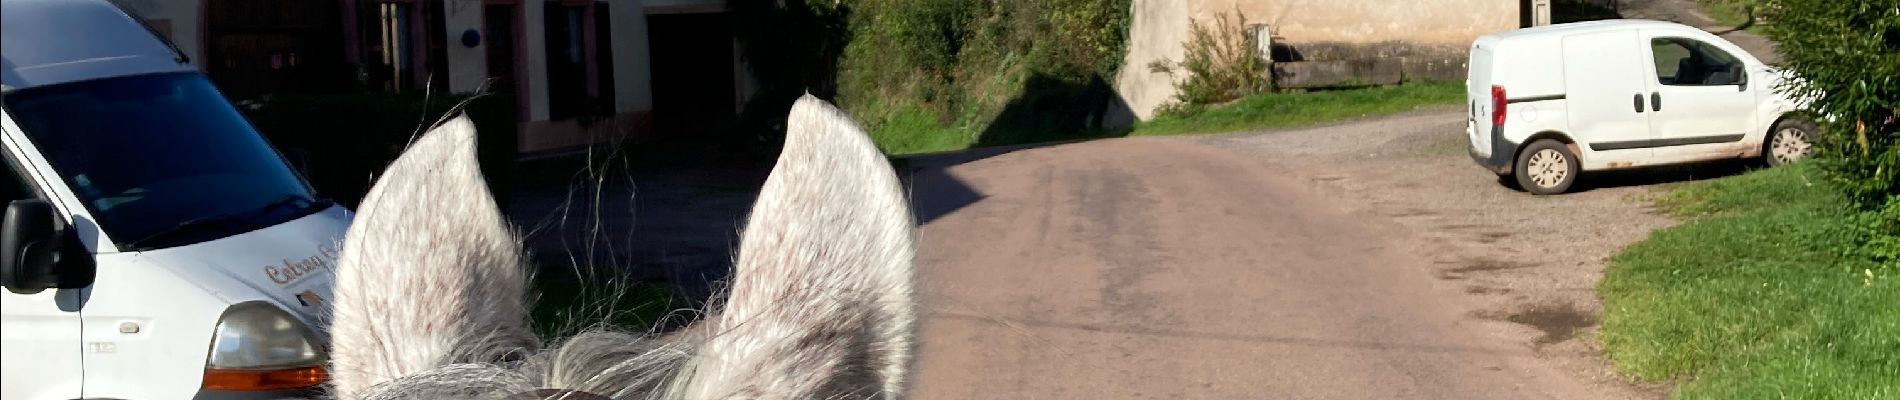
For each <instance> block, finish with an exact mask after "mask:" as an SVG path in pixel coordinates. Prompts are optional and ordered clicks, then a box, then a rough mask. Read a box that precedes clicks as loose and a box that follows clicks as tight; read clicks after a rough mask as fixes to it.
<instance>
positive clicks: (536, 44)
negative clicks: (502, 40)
mask: <svg viewBox="0 0 1900 400" xmlns="http://www.w3.org/2000/svg"><path fill="white" fill-rule="evenodd" d="M546 5H547V3H545V2H542V1H538V0H527V1H522V2H521V18H522V21H526V22H527V23H525V24H522V27H521V28H522V29H521V31H520V32H515V34H517V35H521V43H522V46H521V48H519V49H515V51H519V52H522V53H523V54H522V55H523V56H524V57H522V58H523V59H525V60H527V63H528V65H523V66H520V68H519V69H517V71H521V72H523V73H525V74H526V75H527V78H528V79H527V81H528V93H527V96H523V97H524V98H523V100H526V101H527V102H528V120H529V121H546V120H547V119H548V63H547V59H548V49H547V47H548V46H547V32H546V30H545V29H543V28H542V23H541V21H544V20H546V19H545V17H543V16H542V13H543V12H545V11H546V9H547V7H546Z"/></svg>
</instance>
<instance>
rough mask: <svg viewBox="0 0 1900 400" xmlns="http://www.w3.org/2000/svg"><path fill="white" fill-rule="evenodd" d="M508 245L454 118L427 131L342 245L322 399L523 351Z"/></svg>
mask: <svg viewBox="0 0 1900 400" xmlns="http://www.w3.org/2000/svg"><path fill="white" fill-rule="evenodd" d="M526 290H527V279H526V272H525V271H524V270H523V266H522V259H521V248H520V242H519V241H518V240H517V239H516V237H515V235H514V234H513V232H512V231H511V230H510V229H509V227H508V225H507V223H506V222H505V221H504V220H503V218H502V214H501V211H500V210H499V209H498V208H497V207H496V205H495V201H494V198H493V197H492V196H491V195H490V194H489V192H488V187H487V184H486V183H484V181H483V180H482V175H481V172H480V168H479V165H477V163H476V146H475V126H474V124H472V123H471V122H469V119H468V118H467V117H466V116H462V117H457V118H454V119H452V120H449V121H446V122H445V123H443V124H442V125H440V126H438V127H436V128H434V129H431V130H430V131H429V132H428V133H425V134H424V135H423V136H422V137H421V138H419V139H417V140H416V141H415V143H414V144H412V145H410V146H409V148H408V149H407V150H405V151H404V152H403V154H402V156H400V157H398V158H397V159H396V161H395V162H393V163H391V164H390V166H389V168H388V169H387V170H386V171H384V173H383V176H382V177H381V178H380V179H378V180H377V181H376V184H375V186H374V187H372V188H371V189H370V191H369V193H368V195H367V196H365V197H364V199H363V202H362V204H361V205H360V206H359V207H358V211H357V213H356V217H355V221H353V222H352V223H351V226H350V229H349V232H348V233H347V234H346V235H345V236H344V239H343V249H342V255H341V257H339V259H338V261H337V268H336V287H335V296H336V299H335V301H334V302H333V303H332V304H333V306H334V308H333V309H332V313H333V314H332V316H331V322H330V323H331V328H330V333H331V338H332V339H331V342H332V350H331V368H330V371H331V374H332V378H333V380H332V393H333V394H334V395H336V396H338V397H339V398H342V399H354V398H358V396H359V395H360V394H361V393H363V390H364V389H367V388H369V387H371V386H374V385H376V384H378V383H382V382H386V381H390V380H394V379H398V378H402V377H404V376H409V375H413V374H416V373H419V372H423V371H427V370H430V369H433V368H437V367H440V366H443V365H447V364H451V363H460V362H482V361H492V360H497V359H502V358H506V357H511V356H514V355H519V354H522V353H525V352H529V351H533V350H534V348H535V347H536V346H537V345H538V343H539V340H538V339H537V338H536V337H535V336H534V335H533V333H532V331H531V330H530V329H529V325H528V319H527V309H528V304H527V301H526V294H527V293H526Z"/></svg>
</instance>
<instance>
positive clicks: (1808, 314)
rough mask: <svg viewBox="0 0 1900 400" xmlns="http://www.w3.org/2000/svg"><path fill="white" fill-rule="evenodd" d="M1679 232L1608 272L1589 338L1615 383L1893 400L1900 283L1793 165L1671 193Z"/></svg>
mask: <svg viewBox="0 0 1900 400" xmlns="http://www.w3.org/2000/svg"><path fill="white" fill-rule="evenodd" d="M1664 203H1665V205H1666V206H1667V207H1668V208H1669V209H1671V210H1672V211H1673V212H1675V213H1677V214H1678V215H1679V216H1682V217H1684V218H1688V219H1689V222H1687V223H1684V224H1682V225H1679V226H1676V227H1672V228H1668V229H1664V230H1661V231H1657V232H1656V233H1654V234H1653V235H1651V236H1650V238H1649V239H1647V240H1645V241H1643V242H1640V243H1637V244H1635V245H1632V246H1630V247H1629V248H1627V249H1625V250H1624V251H1623V252H1622V253H1621V254H1618V255H1617V256H1616V257H1615V258H1614V259H1612V261H1611V264H1610V266H1609V269H1608V270H1607V271H1606V272H1605V277H1604V280H1603V283H1602V284H1601V286H1600V287H1599V289H1600V292H1601V294H1602V296H1603V302H1604V306H1605V317H1604V323H1603V328H1602V330H1601V331H1600V334H1601V337H1602V339H1603V342H1604V344H1605V345H1606V346H1607V348H1608V355H1609V357H1610V359H1611V360H1612V361H1613V362H1615V364H1616V365H1617V367H1618V368H1619V369H1620V370H1622V371H1623V372H1625V373H1627V374H1629V375H1632V376H1635V377H1638V378H1643V379H1650V380H1679V381H1680V382H1681V385H1680V386H1679V387H1678V388H1677V392H1676V393H1675V394H1674V397H1675V398H1679V399H1895V398H1900V271H1896V270H1893V269H1892V268H1888V269H1885V270H1883V269H1881V268H1880V267H1879V266H1877V265H1876V263H1875V262H1874V261H1873V260H1870V259H1867V257H1866V256H1863V255H1855V254H1859V253H1855V252H1851V251H1844V250H1842V249H1851V248H1855V247H1856V246H1857V245H1858V244H1859V243H1861V242H1862V241H1864V240H1865V239H1866V237H1865V234H1864V233H1861V231H1857V230H1856V229H1854V228H1853V224H1854V220H1855V218H1856V217H1857V216H1856V214H1855V212H1853V211H1850V209H1849V207H1848V203H1847V201H1846V199H1845V198H1843V197H1842V196H1840V195H1839V194H1838V193H1837V192H1836V191H1835V190H1833V189H1832V188H1830V187H1828V186H1827V185H1826V184H1825V183H1824V181H1823V180H1821V179H1819V177H1818V172H1817V171H1816V169H1815V168H1813V167H1811V166H1808V165H1796V166H1793V167H1786V168H1771V169H1764V170H1759V171H1754V172H1750V173H1748V174H1744V175H1740V176H1735V177H1730V178H1724V179H1717V180H1711V181H1704V182H1696V183H1690V184H1685V185H1682V186H1680V187H1678V188H1676V189H1675V191H1674V193H1673V194H1672V195H1671V196H1670V197H1669V198H1668V199H1667V200H1666V201H1665V202H1664Z"/></svg>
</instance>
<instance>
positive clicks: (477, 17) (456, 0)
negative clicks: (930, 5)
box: [441, 0, 514, 93]
mask: <svg viewBox="0 0 1900 400" xmlns="http://www.w3.org/2000/svg"><path fill="white" fill-rule="evenodd" d="M441 1H442V14H443V15H442V30H443V33H444V35H443V37H444V38H447V41H448V43H444V44H445V45H446V46H447V48H448V59H447V60H443V62H446V63H448V64H447V66H448V70H449V91H450V92H454V93H470V92H474V91H475V90H476V89H480V88H481V87H482V82H483V81H485V80H487V79H488V41H490V40H514V39H513V38H491V37H487V36H483V37H482V40H481V44H478V45H476V46H475V47H467V46H463V45H462V32H466V31H468V30H470V29H473V30H475V32H482V31H483V30H482V2H479V1H468V0H441Z"/></svg>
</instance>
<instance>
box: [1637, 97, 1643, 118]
mask: <svg viewBox="0 0 1900 400" xmlns="http://www.w3.org/2000/svg"><path fill="white" fill-rule="evenodd" d="M1636 113H1637V114H1642V113H1643V94H1642V93H1637V94H1636Z"/></svg>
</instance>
